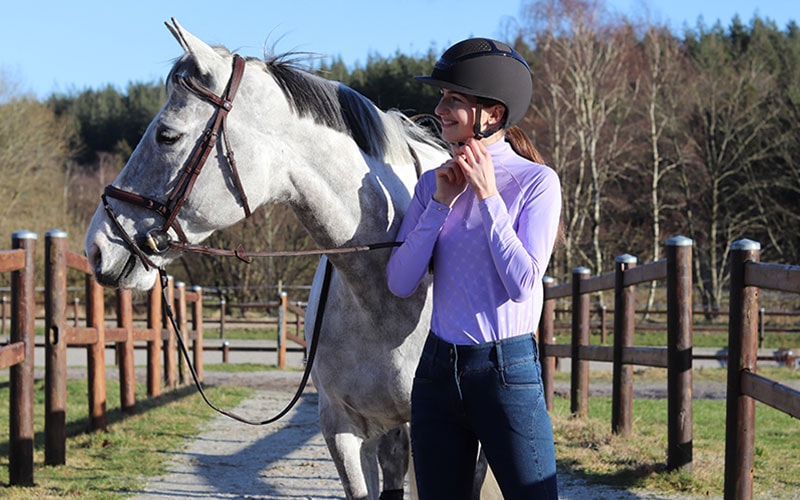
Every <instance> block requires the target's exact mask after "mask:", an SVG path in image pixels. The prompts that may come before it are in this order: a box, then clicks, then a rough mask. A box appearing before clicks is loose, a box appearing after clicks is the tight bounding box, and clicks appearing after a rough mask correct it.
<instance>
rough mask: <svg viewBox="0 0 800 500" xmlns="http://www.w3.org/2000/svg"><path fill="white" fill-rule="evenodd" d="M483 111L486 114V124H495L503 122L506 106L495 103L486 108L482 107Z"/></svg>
mask: <svg viewBox="0 0 800 500" xmlns="http://www.w3.org/2000/svg"><path fill="white" fill-rule="evenodd" d="M483 110H484V112H485V113H486V114H487V115H488V118H487V119H488V122H487V124H488V125H496V124H498V123H503V118H505V116H506V107H505V105H503V104H500V103H497V104H494V105H492V106H491V107H488V108H483Z"/></svg>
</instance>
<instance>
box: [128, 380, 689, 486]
mask: <svg viewBox="0 0 800 500" xmlns="http://www.w3.org/2000/svg"><path fill="white" fill-rule="evenodd" d="M299 380H300V374H299V373H297V372H292V373H286V372H265V373H261V374H258V378H257V379H255V380H254V379H253V375H252V374H245V375H243V374H212V373H207V375H206V381H207V383H210V384H220V383H225V384H238V385H248V386H253V387H254V388H255V389H256V390H257V392H256V394H255V395H254V396H253V397H252V398H250V399H248V400H246V401H244V402H243V403H242V404H241V405H240V406H239V407H238V408H236V409H235V411H236V413H238V414H241V415H243V416H246V417H249V418H253V419H259V420H261V419H264V418H267V417H270V416H272V415H274V414H275V413H277V412H278V411H280V410H281V409H282V408H283V406H284V405H285V404H286V403H287V402H288V401H289V399H290V397H291V394H292V391H293V390H294V389H295V388H296V387H297V383H298V382H299ZM165 453H167V454H169V464H168V465H167V468H166V470H165V475H163V476H160V477H156V478H151V479H150V480H149V482H148V483H147V485H146V486H145V487H144V488H143V489H142V490H141V491H139V492H134V495H135V496H134V497H133V498H134V499H135V500H164V499H184V500H185V499H191V498H219V499H227V498H236V499H331V498H337V499H338V498H343V493H342V488H341V485H340V483H339V479H338V475H337V474H336V469H335V467H334V465H333V462H332V461H331V459H330V457H329V455H328V451H327V448H326V447H325V442H324V440H323V438H322V435H321V434H320V432H319V423H318V418H317V393H316V391H315V390H314V388H313V386H312V387H309V388H308V389H306V391H305V393H304V395H303V397H302V399H301V401H300V402H299V403H298V404H297V406H296V407H295V408H294V409H293V410H292V411H291V412H290V413H289V414H287V415H286V416H285V417H284V418H282V419H281V420H280V421H278V422H277V423H275V424H270V425H267V426H261V427H258V426H250V425H246V424H241V423H238V422H236V421H233V420H231V419H229V418H227V417H224V416H222V415H219V416H216V417H214V418H213V419H212V420H211V421H209V422H208V423H207V424H206V426H205V428H204V430H203V432H202V433H201V434H200V435H199V436H198V437H196V438H194V439H192V440H190V441H189V442H188V443H187V444H186V447H185V449H182V450H170V451H166V452H165ZM559 489H560V496H561V498H562V499H565V500H569V499H575V500H586V499H589V500H591V499H601V498H604V499H611V498H614V499H623V500H626V499H627V500H632V499H657V498H664V499H666V498H677V497H667V496H657V495H652V494H636V493H631V492H627V491H618V490H614V489H611V488H607V487H602V486H601V487H598V486H596V485H592V486H587V485H585V484H583V483H582V482H580V481H578V480H576V479H574V478H572V477H569V476H567V475H561V476H559ZM407 490H408V488H407ZM406 498H410V495H409V494H406Z"/></svg>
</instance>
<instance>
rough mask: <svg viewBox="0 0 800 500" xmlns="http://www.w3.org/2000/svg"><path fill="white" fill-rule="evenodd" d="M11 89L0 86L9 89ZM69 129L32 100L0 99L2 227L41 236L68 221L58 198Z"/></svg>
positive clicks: (3, 85) (5, 85)
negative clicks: (24, 230) (33, 232)
mask: <svg viewBox="0 0 800 500" xmlns="http://www.w3.org/2000/svg"><path fill="white" fill-rule="evenodd" d="M12 88H14V87H13V85H9V84H6V83H3V84H0V90H3V91H10V89H12ZM68 131H69V129H68V127H67V126H66V125H65V124H64V123H63V122H62V121H60V120H58V119H57V118H56V117H55V116H54V114H53V113H52V111H50V109H48V108H47V107H46V106H45V105H43V104H41V103H39V102H38V101H36V100H34V99H32V98H30V97H19V96H17V95H14V94H11V95H8V94H7V95H0V200H2V204H1V205H0V229H2V232H3V233H5V234H8V233H11V232H13V231H16V230H19V229H30V230H33V231H35V232H37V233H41V232H43V231H46V230H48V229H52V228H53V227H58V226H61V227H64V226H65V225H66V224H67V222H68V220H67V219H66V211H65V209H64V202H63V198H62V196H61V191H62V189H63V186H64V181H63V169H64V165H65V163H66V161H67V159H68V141H67V136H68Z"/></svg>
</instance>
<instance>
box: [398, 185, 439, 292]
mask: <svg viewBox="0 0 800 500" xmlns="http://www.w3.org/2000/svg"><path fill="white" fill-rule="evenodd" d="M424 191H425V190H424V189H422V187H421V183H417V187H416V188H415V189H414V197H413V199H412V200H411V203H410V205H409V207H408V210H407V211H406V214H405V216H404V217H403V222H402V223H401V224H400V230H399V231H398V233H397V241H401V242H402V245H400V246H399V247H396V248H394V249H393V250H392V255H391V256H390V257H389V262H388V263H387V265H386V280H387V283H388V285H389V290H390V291H391V292H392V293H393V294H395V295H397V296H398V297H408V296H410V295H411V294H412V293H414V291H415V290H416V289H417V286H418V285H419V283H420V282H421V281H422V279H423V278H424V277H425V273H426V272H427V270H428V264H429V262H430V260H431V258H432V256H433V249H434V247H435V246H436V239H437V238H438V237H439V232H440V231H441V229H442V226H443V225H444V221H445V220H446V219H447V215H448V214H449V213H450V208H449V207H447V206H446V205H442V204H441V203H438V202H436V201H434V200H433V198H431V195H430V194H427V193H425V192H424Z"/></svg>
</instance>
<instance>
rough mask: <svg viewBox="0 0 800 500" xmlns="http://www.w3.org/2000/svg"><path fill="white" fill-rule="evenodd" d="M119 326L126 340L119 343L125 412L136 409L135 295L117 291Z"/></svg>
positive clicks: (118, 351)
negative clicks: (134, 360)
mask: <svg viewBox="0 0 800 500" xmlns="http://www.w3.org/2000/svg"><path fill="white" fill-rule="evenodd" d="M117 326H118V327H120V328H124V329H125V340H123V341H122V342H117V345H116V349H117V359H118V360H119V402H120V408H121V409H122V410H123V411H133V410H134V409H135V408H136V373H135V365H134V362H133V294H132V292H131V291H130V290H123V289H120V290H117Z"/></svg>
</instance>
